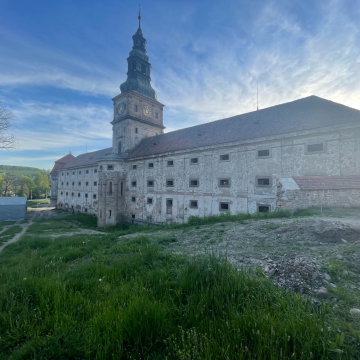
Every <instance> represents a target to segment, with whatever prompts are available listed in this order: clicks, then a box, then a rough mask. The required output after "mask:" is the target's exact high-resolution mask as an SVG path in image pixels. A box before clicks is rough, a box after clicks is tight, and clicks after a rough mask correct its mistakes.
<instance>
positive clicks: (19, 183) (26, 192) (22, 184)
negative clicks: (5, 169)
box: [0, 173, 50, 199]
mask: <svg viewBox="0 0 360 360" xmlns="http://www.w3.org/2000/svg"><path fill="white" fill-rule="evenodd" d="M48 190H50V182H49V176H48V174H45V173H38V174H36V175H35V176H34V177H33V178H32V177H30V176H21V175H15V174H11V173H4V174H0V196H25V197H27V198H32V199H37V198H41V197H45V196H46V194H47V191H48Z"/></svg>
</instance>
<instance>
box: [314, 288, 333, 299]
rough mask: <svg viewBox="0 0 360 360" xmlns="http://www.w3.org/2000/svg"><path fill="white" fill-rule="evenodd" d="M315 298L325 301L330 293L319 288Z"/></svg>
mask: <svg viewBox="0 0 360 360" xmlns="http://www.w3.org/2000/svg"><path fill="white" fill-rule="evenodd" d="M316 296H317V297H319V298H321V299H326V298H328V297H329V296H330V293H329V292H328V290H327V289H326V288H325V287H321V288H319V289H318V290H317V291H316Z"/></svg>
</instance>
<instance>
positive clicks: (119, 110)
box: [117, 102, 126, 115]
mask: <svg viewBox="0 0 360 360" xmlns="http://www.w3.org/2000/svg"><path fill="white" fill-rule="evenodd" d="M125 110H126V104H125V103H124V102H122V103H120V104H119V105H118V107H117V113H118V115H122V114H123V113H124V112H125Z"/></svg>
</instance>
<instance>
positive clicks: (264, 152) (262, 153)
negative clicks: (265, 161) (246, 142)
mask: <svg viewBox="0 0 360 360" xmlns="http://www.w3.org/2000/svg"><path fill="white" fill-rule="evenodd" d="M267 156H270V150H269V149H267V150H258V157H267Z"/></svg>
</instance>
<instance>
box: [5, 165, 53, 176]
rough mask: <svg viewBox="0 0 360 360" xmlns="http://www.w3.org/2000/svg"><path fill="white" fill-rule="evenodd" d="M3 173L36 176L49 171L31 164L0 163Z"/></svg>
mask: <svg viewBox="0 0 360 360" xmlns="http://www.w3.org/2000/svg"><path fill="white" fill-rule="evenodd" d="M1 173H10V174H14V175H23V176H29V177H31V178H33V177H35V175H36V174H39V173H46V174H48V171H47V170H43V169H38V168H35V167H29V166H12V165H0V174H1Z"/></svg>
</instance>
